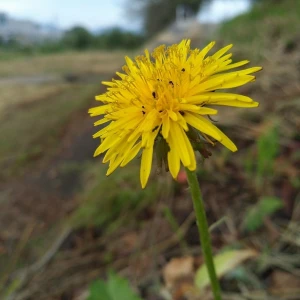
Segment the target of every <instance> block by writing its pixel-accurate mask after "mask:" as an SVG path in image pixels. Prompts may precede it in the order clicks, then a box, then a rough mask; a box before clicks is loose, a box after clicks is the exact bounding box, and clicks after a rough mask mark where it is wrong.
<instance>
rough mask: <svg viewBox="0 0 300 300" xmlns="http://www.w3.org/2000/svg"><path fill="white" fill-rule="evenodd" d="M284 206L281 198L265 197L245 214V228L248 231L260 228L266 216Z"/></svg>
mask: <svg viewBox="0 0 300 300" xmlns="http://www.w3.org/2000/svg"><path fill="white" fill-rule="evenodd" d="M282 207H283V203H282V201H281V199H278V198H276V197H263V198H262V199H261V200H260V201H259V202H258V203H257V204H256V205H255V206H254V207H252V208H251V209H250V210H249V211H248V212H247V214H246V216H245V221H244V224H243V228H244V229H245V230H246V231H248V232H253V231H255V230H257V229H259V228H260V227H261V226H262V225H263V222H264V218H266V217H269V216H271V215H272V214H273V213H275V212H276V211H278V210H279V209H281V208H282Z"/></svg>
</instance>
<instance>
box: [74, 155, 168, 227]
mask: <svg viewBox="0 0 300 300" xmlns="http://www.w3.org/2000/svg"><path fill="white" fill-rule="evenodd" d="M139 168H140V166H139V161H138V159H136V160H134V161H132V162H131V163H130V164H129V165H127V166H126V167H125V168H121V169H117V170H116V171H115V172H114V173H113V174H111V175H110V176H109V177H107V176H106V175H105V173H106V170H107V165H103V164H102V163H101V162H100V161H99V160H95V161H94V162H93V166H92V167H91V168H90V170H89V171H88V173H87V174H86V184H85V192H84V194H83V195H82V197H81V198H82V202H81V205H80V206H79V207H78V209H77V210H76V211H74V213H73V215H72V216H71V218H70V223H71V225H72V227H75V228H80V227H89V226H101V227H103V228H107V230H114V229H115V228H118V227H119V226H121V224H123V223H124V222H125V221H126V222H130V221H131V220H134V219H135V217H136V216H137V214H138V213H139V212H141V211H142V210H143V209H144V208H145V207H147V206H149V204H151V203H153V202H155V201H157V198H158V197H159V195H160V194H161V192H162V189H163V188H164V189H166V185H165V183H164V180H162V178H160V180H157V179H156V180H153V181H151V180H150V182H149V183H148V185H147V187H146V188H145V189H142V188H141V185H140V180H139ZM163 185H164V187H163Z"/></svg>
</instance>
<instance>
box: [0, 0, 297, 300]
mask: <svg viewBox="0 0 300 300" xmlns="http://www.w3.org/2000/svg"><path fill="white" fill-rule="evenodd" d="M182 38H191V39H192V47H199V48H201V47H203V46H205V45H206V44H207V43H208V42H210V41H211V40H216V41H217V45H216V49H219V48H220V47H222V46H224V45H227V44H230V43H233V44H234V48H233V50H232V51H233V54H234V56H233V59H234V60H235V61H239V60H243V59H248V60H250V61H251V66H255V65H260V66H263V68H264V70H263V71H261V72H260V73H258V74H257V81H256V82H255V83H251V84H248V85H247V86H246V87H243V88H239V89H238V92H239V93H242V94H245V95H249V96H251V97H253V98H254V99H255V100H257V101H259V102H260V106H259V108H256V109H247V110H243V109H234V108H224V109H223V108H222V109H220V110H219V115H218V116H217V118H214V121H216V122H218V123H217V125H218V126H219V127H220V128H221V129H222V130H223V131H224V132H225V133H226V134H228V136H229V137H230V138H231V139H232V140H233V141H234V142H235V143H236V144H237V146H238V148H239V151H238V152H237V153H234V154H232V153H230V152H229V151H227V150H226V149H225V148H224V147H222V146H221V145H217V146H216V147H215V148H214V149H213V156H212V157H211V158H209V159H208V160H206V161H205V162H204V163H201V162H199V168H198V170H197V173H198V178H199V182H200V184H201V187H202V191H203V195H204V199H205V205H206V211H207V214H208V220H209V224H210V225H211V235H212V242H213V249H214V253H215V254H216V255H217V256H218V257H217V259H216V264H217V269H218V276H219V278H220V280H221V285H222V290H223V292H224V299H229V300H231V299H233V300H234V299H241V300H243V299H245V300H246V299H248V300H249V299H277V300H278V299H300V288H299V287H300V225H299V220H300V194H299V190H300V189H299V187H300V178H299V165H300V164H299V161H300V151H299V150H300V135H299V126H300V123H299V122H300V121H299V114H300V1H297V0H252V1H250V0H211V1H209V0H176V1H174V0H111V1H95V0H86V1H82V2H79V1H69V0H66V1H57V0H51V1H50V0H49V1H48V0H43V1H37V0H26V1H25V0H18V1H17V0H1V2H0V122H1V126H0V224H1V226H0V295H1V296H0V299H17V300H25V299H34V300H37V299H61V300H65V299H77V300H79V299H89V300H97V299H100V300H110V299H114V300H115V299H117V300H126V299H128V300H130V299H135V300H138V299H146V300H170V299H175V300H183V299H187V300H191V299H192V300H196V299H204V300H206V299H212V298H211V293H210V290H209V287H208V286H207V282H208V281H207V279H208V278H207V275H206V274H205V272H203V259H202V254H201V248H200V246H199V238H198V233H197V228H196V223H195V216H194V214H193V210H192V202H191V199H190V195H189V191H188V190H187V183H186V177H185V175H184V173H180V175H179V177H178V180H177V181H173V180H172V179H171V176H170V174H167V173H165V172H163V171H161V172H159V171H158V170H157V169H156V167H153V172H152V176H151V179H150V182H149V184H148V186H147V188H146V189H145V190H142V189H141V188H140V183H139V159H136V160H135V161H133V162H132V163H131V164H130V165H129V166H128V167H126V168H124V169H118V170H116V171H115V172H114V174H112V175H111V176H110V177H108V178H107V177H106V176H105V172H106V169H107V166H106V165H103V164H102V162H101V157H100V158H97V159H95V158H93V152H94V150H95V149H96V146H97V145H98V143H99V141H98V140H93V138H92V134H93V133H95V131H96V130H97V128H95V127H93V122H94V121H95V119H92V118H90V117H89V116H88V114H87V110H88V108H89V107H93V106H96V105H97V103H96V102H95V101H94V96H95V95H97V94H100V93H103V92H104V91H105V89H104V87H103V86H102V85H101V81H102V80H107V81H108V80H111V79H112V78H113V77H114V76H115V72H116V71H117V70H120V69H121V67H122V65H123V64H124V56H125V55H128V56H131V57H132V56H135V55H138V54H140V53H141V52H142V51H143V49H144V48H148V49H150V50H152V49H153V48H154V47H156V46H157V45H160V44H166V45H170V44H173V43H177V42H179V41H180V40H181V39H182Z"/></svg>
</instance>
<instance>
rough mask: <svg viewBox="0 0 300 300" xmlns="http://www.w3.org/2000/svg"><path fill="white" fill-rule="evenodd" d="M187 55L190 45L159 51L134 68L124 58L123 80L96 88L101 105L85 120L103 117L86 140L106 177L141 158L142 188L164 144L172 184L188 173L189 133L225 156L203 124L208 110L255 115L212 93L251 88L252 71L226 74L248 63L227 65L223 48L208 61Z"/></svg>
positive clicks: (203, 53)
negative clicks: (93, 142) (93, 144)
mask: <svg viewBox="0 0 300 300" xmlns="http://www.w3.org/2000/svg"><path fill="white" fill-rule="evenodd" d="M214 44H215V43H214V42H211V43H210V44H209V45H207V46H206V47H205V48H204V49H202V50H199V49H194V50H190V40H183V41H181V42H180V43H179V44H176V45H172V46H170V47H168V48H166V47H165V46H164V45H162V46H159V47H158V48H156V49H155V50H154V51H153V53H152V54H151V56H152V57H151V56H150V54H149V52H148V50H145V55H142V56H138V57H136V58H135V61H132V60H131V59H130V58H129V57H126V58H125V59H126V65H125V66H124V67H123V71H124V73H119V72H117V73H116V74H117V75H118V76H119V77H120V79H119V80H114V79H113V80H112V81H111V82H103V84H105V85H107V86H108V88H107V92H106V93H104V94H102V95H99V96H96V100H98V101H100V102H102V103H103V104H104V105H101V106H98V107H94V108H91V109H90V110H89V113H90V114H91V116H99V115H104V116H103V118H102V119H100V120H99V121H97V122H95V125H101V124H105V125H104V127H103V128H102V129H101V130H100V131H98V132H97V133H96V134H94V138H100V140H101V144H100V146H99V147H98V148H97V149H96V151H95V154H94V156H97V155H99V154H101V153H104V152H106V154H105V156H104V158H103V162H104V163H106V162H109V168H108V171H107V175H109V174H111V173H112V172H113V171H114V170H115V169H116V168H117V167H119V166H120V167H123V166H125V165H126V164H127V163H129V162H130V161H131V160H132V159H133V158H134V157H136V156H137V154H138V153H139V152H140V150H141V151H142V157H141V170H140V180H141V184H142V187H143V188H144V187H145V186H146V183H147V181H148V178H149V175H150V171H151V165H152V157H153V149H154V145H155V142H156V141H157V140H158V139H160V140H163V141H164V142H166V145H167V152H166V163H167V164H168V168H169V170H170V173H171V174H172V176H173V177H174V178H176V177H177V175H178V172H179V169H180V165H181V164H183V165H184V166H185V167H187V168H188V169H189V170H191V171H193V170H195V169H196V159H195V154H194V148H195V147H194V143H193V141H192V140H191V138H190V136H189V133H191V131H195V129H196V132H197V134H199V136H200V137H201V138H204V139H205V140H207V141H210V139H209V137H208V136H210V137H212V138H213V139H215V140H216V141H218V142H220V143H222V144H223V145H224V146H225V147H227V148H228V149H230V150H231V151H236V150H237V148H236V146H235V145H234V143H233V142H232V141H231V140H230V139H229V138H228V137H227V136H226V135H225V134H224V133H223V132H221V131H220V130H219V129H218V128H217V127H216V126H215V125H213V124H212V123H211V122H210V120H209V119H208V118H207V116H209V115H214V114H216V113H217V110H216V109H213V108H210V107H209V106H210V105H214V106H215V105H227V106H236V107H256V106H258V103H257V102H254V101H253V100H252V99H251V98H249V97H247V96H243V95H239V94H232V93H224V92H220V93H219V92H217V90H219V89H226V88H235V87H238V86H241V85H244V84H246V83H248V82H251V81H254V80H255V77H254V76H253V75H251V74H252V73H255V72H257V71H259V70H260V69H261V68H260V67H252V68H248V69H245V70H240V71H230V72H227V71H229V70H231V69H234V68H236V67H240V66H243V65H245V64H247V63H248V62H249V61H247V60H243V61H240V62H237V63H232V59H231V56H232V55H231V54H226V52H227V51H228V50H229V49H230V48H231V47H232V45H229V46H226V47H224V48H222V49H221V50H219V51H217V52H216V53H215V54H213V55H211V56H207V53H208V52H209V51H210V50H211V48H212V47H213V46H214Z"/></svg>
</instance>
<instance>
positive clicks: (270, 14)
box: [219, 0, 300, 61]
mask: <svg viewBox="0 0 300 300" xmlns="http://www.w3.org/2000/svg"><path fill="white" fill-rule="evenodd" d="M253 2H254V5H253V7H252V9H251V10H249V11H248V12H246V13H245V14H242V15H239V16H237V17H235V18H233V19H230V20H228V21H226V22H224V23H223V24H222V25H221V27H220V34H219V35H220V37H221V38H222V39H223V41H224V43H225V44H227V43H233V44H234V45H235V48H236V49H239V48H240V49H241V47H242V52H243V55H247V57H250V58H251V60H252V61H253V60H254V59H259V58H260V55H261V53H263V51H262V49H263V48H266V49H269V46H270V43H273V42H274V43H276V42H277V41H278V40H279V39H280V40H282V41H286V42H287V46H289V44H290V41H291V40H292V41H293V40H294V38H295V35H296V34H297V33H298V32H299V30H298V29H299V26H300V1H293V0H292V1H291V0H279V1H277V0H257V1H253ZM252 45H253V47H252ZM256 45H257V46H256Z"/></svg>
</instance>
